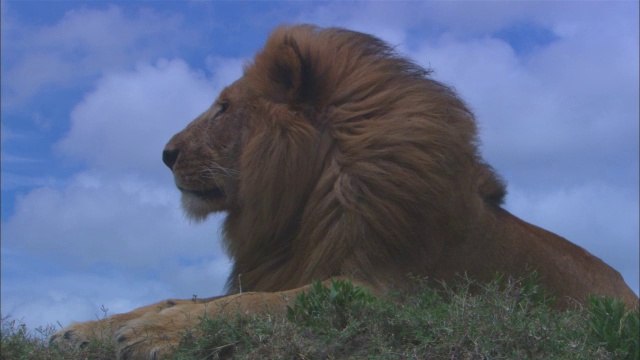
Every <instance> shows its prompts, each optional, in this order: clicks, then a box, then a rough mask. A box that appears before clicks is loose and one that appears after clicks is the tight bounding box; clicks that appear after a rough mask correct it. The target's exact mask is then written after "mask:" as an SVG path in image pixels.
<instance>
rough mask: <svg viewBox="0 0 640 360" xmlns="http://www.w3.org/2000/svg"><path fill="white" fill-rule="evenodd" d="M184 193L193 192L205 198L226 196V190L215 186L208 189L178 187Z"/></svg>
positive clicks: (214, 198)
mask: <svg viewBox="0 0 640 360" xmlns="http://www.w3.org/2000/svg"><path fill="white" fill-rule="evenodd" d="M178 189H180V191H182V192H183V193H189V194H193V195H195V196H197V197H199V198H201V199H203V200H218V199H221V198H224V197H225V194H224V191H222V189H220V188H213V189H208V190H189V189H185V188H181V187H178Z"/></svg>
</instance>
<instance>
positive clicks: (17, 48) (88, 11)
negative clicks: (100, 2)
mask: <svg viewBox="0 0 640 360" xmlns="http://www.w3.org/2000/svg"><path fill="white" fill-rule="evenodd" d="M3 9H4V4H3ZM3 20H4V19H3ZM7 20H8V22H9V24H10V25H11V26H8V27H7V28H5V27H4V26H3V32H4V31H7V32H9V34H7V36H6V37H5V36H3V39H7V40H9V39H10V40H11V41H6V44H5V41H3V51H8V52H12V53H13V54H12V57H11V59H12V61H7V62H5V61H4V59H3V67H4V69H3V70H5V71H3V83H5V82H6V85H7V86H6V88H5V89H3V92H4V94H3V106H18V105H21V104H23V103H24V102H25V101H28V100H29V99H31V98H32V97H33V96H34V95H36V94H37V93H38V92H39V91H41V90H43V89H46V88H50V87H63V88H64V87H66V86H69V85H71V84H74V83H75V82H77V81H80V80H86V79H87V78H88V77H95V76H97V75H100V74H103V73H104V72H106V71H113V70H117V69H123V68H127V67H129V66H130V64H131V63H133V62H134V61H136V60H137V61H140V60H150V59H153V58H155V57H157V56H158V55H159V54H160V53H163V54H165V56H166V55H168V54H171V53H173V52H175V50H176V49H178V48H180V47H184V46H188V45H192V44H195V43H197V41H198V38H199V36H198V34H197V33H195V32H191V31H190V30H188V29H187V28H186V26H185V24H184V23H183V20H182V18H181V17H180V16H177V15H172V14H161V13H157V12H155V11H152V10H148V9H140V10H139V11H137V12H136V13H135V14H127V13H125V12H124V11H123V10H122V9H121V8H120V7H117V6H113V5H110V6H108V7H107V8H106V9H93V8H87V7H78V8H75V9H72V10H70V11H68V12H67V13H66V14H65V16H64V17H63V18H62V19H60V21H59V22H57V23H55V24H53V25H49V26H42V27H35V28H34V27H27V26H23V25H22V24H21V23H19V22H17V21H15V20H14V19H12V18H11V17H9V19H7ZM167 29H171V31H167ZM3 35H4V34H3ZM3 86H4V85H3ZM5 90H6V91H5Z"/></svg>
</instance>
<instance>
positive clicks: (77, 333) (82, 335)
mask: <svg viewBox="0 0 640 360" xmlns="http://www.w3.org/2000/svg"><path fill="white" fill-rule="evenodd" d="M106 326H107V325H106V324H105V323H104V321H101V320H98V321H88V322H82V323H75V324H72V325H70V326H68V327H66V328H64V329H62V330H60V331H58V332H56V333H55V334H53V335H51V337H49V345H55V346H69V347H72V348H82V347H84V346H86V345H87V344H89V342H91V341H92V340H94V339H98V340H104V339H106V338H108V337H109V336H110V334H109V333H108V331H106V330H105V327H106Z"/></svg>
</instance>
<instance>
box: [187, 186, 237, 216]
mask: <svg viewBox="0 0 640 360" xmlns="http://www.w3.org/2000/svg"><path fill="white" fill-rule="evenodd" d="M181 190H182V189H181ZM181 202H182V209H184V212H185V214H186V215H187V216H188V217H189V219H191V220H193V221H196V222H201V221H204V220H205V219H206V218H207V216H209V214H211V213H214V212H219V211H223V210H225V206H224V205H225V203H226V201H225V196H224V193H223V192H222V191H221V190H219V189H217V190H212V191H206V192H194V191H188V190H182V199H181Z"/></svg>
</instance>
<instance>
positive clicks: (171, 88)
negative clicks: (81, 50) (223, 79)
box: [57, 59, 218, 175]
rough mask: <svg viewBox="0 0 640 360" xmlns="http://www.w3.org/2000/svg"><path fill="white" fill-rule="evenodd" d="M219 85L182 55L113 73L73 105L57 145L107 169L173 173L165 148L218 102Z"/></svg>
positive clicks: (75, 155)
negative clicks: (164, 161) (165, 161)
mask: <svg viewBox="0 0 640 360" xmlns="http://www.w3.org/2000/svg"><path fill="white" fill-rule="evenodd" d="M216 90H218V89H217V88H216V86H214V85H213V84H212V83H211V81H210V80H209V79H207V78H206V77H205V75H204V74H203V73H202V72H197V71H193V70H191V69H189V66H188V65H187V64H186V63H185V62H184V61H182V60H178V59H176V60H171V61H167V60H160V61H158V62H157V63H156V64H155V65H148V64H144V63H140V64H138V66H137V67H136V70H135V71H127V72H118V73H110V74H107V75H105V76H104V77H103V78H102V79H101V80H100V81H99V82H98V85H97V87H96V89H95V90H94V91H92V92H91V93H89V94H88V95H87V96H85V98H84V100H83V101H82V102H81V103H80V104H78V105H77V106H76V107H75V108H74V109H73V111H72V112H71V130H70V131H69V133H68V134H67V136H65V138H64V139H62V140H61V141H60V142H59V143H58V145H57V149H59V150H61V151H62V152H63V153H64V154H65V155H68V156H70V157H72V158H76V159H80V160H83V161H84V162H85V163H86V164H87V165H89V166H91V167H93V168H99V169H102V170H105V171H110V172H124V171H132V170H135V171H136V172H145V173H148V174H153V175H155V174H159V173H160V172H162V174H168V173H169V171H168V170H167V169H166V167H165V166H164V165H163V164H162V161H161V158H162V157H161V154H162V149H163V148H164V146H165V144H166V143H167V141H169V139H170V138H171V136H172V135H173V134H174V133H176V132H178V131H179V130H181V129H182V128H183V127H184V126H186V125H187V124H188V123H189V122H190V121H191V120H193V119H194V118H195V117H196V116H198V115H199V114H200V113H202V112H203V111H205V110H206V109H207V108H208V107H209V106H210V105H211V104H212V103H213V100H214V99H215V96H216V95H217V93H216Z"/></svg>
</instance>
